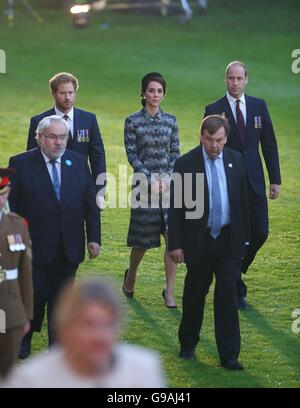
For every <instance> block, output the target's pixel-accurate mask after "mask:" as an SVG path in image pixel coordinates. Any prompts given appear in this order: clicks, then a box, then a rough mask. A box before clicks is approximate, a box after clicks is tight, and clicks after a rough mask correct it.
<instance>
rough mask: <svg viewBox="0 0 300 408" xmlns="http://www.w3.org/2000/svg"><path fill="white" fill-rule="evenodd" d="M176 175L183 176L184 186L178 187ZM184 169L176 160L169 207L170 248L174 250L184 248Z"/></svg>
mask: <svg viewBox="0 0 300 408" xmlns="http://www.w3.org/2000/svg"><path fill="white" fill-rule="evenodd" d="M175 177H181V180H182V188H181V189H180V188H178V187H177V188H176V185H177V186H178V185H179V184H176V182H175ZM183 191H184V185H183V171H181V169H180V165H179V162H178V160H176V162H175V165H174V172H173V176H172V181H171V187H170V208H169V216H168V249H169V251H172V250H174V249H182V248H183V244H182V237H183V234H184V230H183V226H184V216H185V210H184V205H183V203H184V200H183ZM176 201H177V203H179V204H180V205H177V207H178V208H176Z"/></svg>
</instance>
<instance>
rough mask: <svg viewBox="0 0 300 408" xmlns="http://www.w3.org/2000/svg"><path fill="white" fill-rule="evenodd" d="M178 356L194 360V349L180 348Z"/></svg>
mask: <svg viewBox="0 0 300 408" xmlns="http://www.w3.org/2000/svg"><path fill="white" fill-rule="evenodd" d="M179 357H180V358H183V359H185V360H196V354H195V350H194V349H191V350H184V349H181V350H180V353H179Z"/></svg>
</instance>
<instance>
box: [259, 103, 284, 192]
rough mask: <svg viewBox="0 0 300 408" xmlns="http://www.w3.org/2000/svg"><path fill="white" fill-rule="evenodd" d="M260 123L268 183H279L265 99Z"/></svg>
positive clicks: (275, 154) (278, 172)
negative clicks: (261, 125)
mask: <svg viewBox="0 0 300 408" xmlns="http://www.w3.org/2000/svg"><path fill="white" fill-rule="evenodd" d="M262 124H263V127H262V135H261V148H262V153H263V156H264V159H265V163H266V167H267V170H268V175H269V180H270V184H281V177H280V166H279V156H278V147H277V142H276V138H275V133H274V129H273V125H272V121H271V117H270V115H269V112H268V108H267V105H266V103H265V101H263V123H262Z"/></svg>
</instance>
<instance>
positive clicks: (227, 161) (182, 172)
mask: <svg viewBox="0 0 300 408" xmlns="http://www.w3.org/2000/svg"><path fill="white" fill-rule="evenodd" d="M228 131H229V124H228V121H227V119H225V118H223V117H221V116H219V115H212V116H208V117H206V118H205V119H204V120H203V123H202V127H201V145H200V146H198V147H196V148H195V149H193V150H191V151H190V152H188V153H186V154H185V155H183V156H182V157H180V158H179V159H177V160H176V162H175V167H174V175H173V177H178V176H179V178H180V180H181V182H180V183H179V184H178V182H177V184H176V178H174V181H173V182H172V184H171V200H170V203H171V204H170V212H169V254H170V256H171V258H172V259H173V261H174V262H176V263H181V262H185V263H186V266H187V275H186V278H185V286H184V293H183V303H182V307H183V309H182V320H181V324H180V328H179V341H180V346H181V350H180V357H181V358H184V359H193V358H195V347H196V345H197V343H198V341H199V334H200V330H201V327H202V321H203V313H204V305H205V298H206V295H207V293H208V290H209V287H210V285H211V282H212V279H213V274H215V277H216V286H215V293H214V313H215V335H216V342H217V347H218V352H219V356H220V361H221V365H222V366H223V367H225V368H227V369H229V370H241V369H242V368H243V366H242V365H241V364H240V363H239V362H238V356H239V352H240V329H239V316H238V303H237V290H236V283H237V276H238V274H239V273H240V267H241V259H242V257H243V256H244V255H245V253H246V246H247V244H248V240H249V220H248V215H249V214H248V199H247V184H246V174H245V169H244V163H243V158H242V156H241V155H240V153H238V152H235V151H234V150H232V149H229V148H226V147H224V145H225V143H226V140H227V134H228ZM200 175H204V177H203V180H202V181H203V183H202V184H203V194H202V191H201V178H200V177H199V176H200ZM188 176H191V177H188ZM181 183H182V184H181ZM191 199H193V200H194V204H195V208H194V209H193V208H191V205H190V204H191V202H192V201H191ZM201 200H203V206H202V205H201ZM197 207H198V208H197ZM201 208H202V210H203V211H201ZM195 210H196V211H195Z"/></svg>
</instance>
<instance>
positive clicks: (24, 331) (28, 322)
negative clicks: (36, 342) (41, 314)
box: [23, 320, 30, 336]
mask: <svg viewBox="0 0 300 408" xmlns="http://www.w3.org/2000/svg"><path fill="white" fill-rule="evenodd" d="M29 330H30V321H29V320H27V322H25V323H24V326H23V334H24V336H25V334H27V333H28V332H29Z"/></svg>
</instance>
